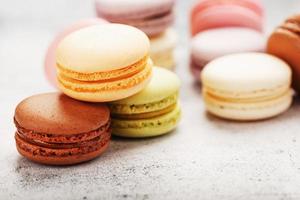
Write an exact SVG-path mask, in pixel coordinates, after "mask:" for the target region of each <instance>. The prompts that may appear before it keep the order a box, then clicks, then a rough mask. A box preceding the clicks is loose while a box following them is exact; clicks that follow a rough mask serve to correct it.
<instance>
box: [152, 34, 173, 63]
mask: <svg viewBox="0 0 300 200" xmlns="http://www.w3.org/2000/svg"><path fill="white" fill-rule="evenodd" d="M176 43H177V35H176V33H175V31H174V30H173V29H171V28H169V29H167V30H166V31H165V32H164V33H162V34H161V35H158V36H157V37H152V38H150V57H151V59H152V60H153V63H154V65H155V66H160V67H164V68H167V69H172V68H174V67H175V58H174V50H175V48H176Z"/></svg>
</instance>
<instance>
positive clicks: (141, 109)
mask: <svg viewBox="0 0 300 200" xmlns="http://www.w3.org/2000/svg"><path fill="white" fill-rule="evenodd" d="M177 99H178V92H176V93H175V94H173V95H171V96H169V97H167V98H164V99H162V100H160V101H156V102H152V103H147V104H132V105H126V104H117V103H111V104H109V108H110V110H111V113H112V115H116V116H118V115H128V113H131V114H141V113H151V112H155V111H157V110H163V109H166V108H168V107H170V106H172V105H175V104H176V102H177Z"/></svg>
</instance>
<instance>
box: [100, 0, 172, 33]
mask: <svg viewBox="0 0 300 200" xmlns="http://www.w3.org/2000/svg"><path fill="white" fill-rule="evenodd" d="M174 4H175V0H151V1H149V0H138V1H133V0H114V1H112V0H96V2H95V5H96V12H97V15H98V16H99V17H102V18H104V19H106V20H107V21H110V22H113V23H121V24H127V25H131V26H135V27H137V28H139V29H141V30H142V31H144V32H145V33H146V34H147V35H148V36H155V35H158V34H160V33H162V32H164V31H165V30H166V29H167V28H168V27H170V25H172V23H173V20H174V13H173V8H174Z"/></svg>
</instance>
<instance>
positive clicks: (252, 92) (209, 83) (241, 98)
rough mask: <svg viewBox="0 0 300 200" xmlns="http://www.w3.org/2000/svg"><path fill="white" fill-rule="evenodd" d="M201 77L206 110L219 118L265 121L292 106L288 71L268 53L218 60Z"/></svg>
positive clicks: (233, 56) (238, 55) (206, 68)
mask: <svg viewBox="0 0 300 200" xmlns="http://www.w3.org/2000/svg"><path fill="white" fill-rule="evenodd" d="M201 78H202V84H203V90H202V93H203V98H204V101H205V105H206V109H207V111H208V112H209V113H211V114H214V115H216V116H219V117H221V118H225V119H231V120H240V121H250V120H261V119H266V118H270V117H274V116H276V115H279V114H281V113H283V112H284V111H286V110H287V109H288V108H289V107H290V105H291V103H292V90H291V88H290V84H291V70H290V68H289V66H288V65H287V64H286V63H285V62H284V61H282V60H281V59H279V58H277V57H274V56H271V55H269V54H264V53H242V54H232V55H228V56H223V57H220V58H217V59H215V60H214V61H212V62H210V63H209V64H208V65H207V66H205V67H204V69H203V71H202V73H201Z"/></svg>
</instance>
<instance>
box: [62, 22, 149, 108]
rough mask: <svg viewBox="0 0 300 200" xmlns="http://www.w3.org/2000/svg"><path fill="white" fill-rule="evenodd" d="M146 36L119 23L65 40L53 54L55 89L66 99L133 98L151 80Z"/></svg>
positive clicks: (110, 99) (72, 35)
mask: <svg viewBox="0 0 300 200" xmlns="http://www.w3.org/2000/svg"><path fill="white" fill-rule="evenodd" d="M149 49H150V42H149V39H148V37H147V36H146V35H145V34H144V33H143V32H142V31H140V30H138V29H137V28H134V27H131V26H127V25H122V24H104V25H95V26H91V27H87V28H83V29H81V30H78V31H75V32H73V33H71V34H70V35H68V36H67V37H65V39H63V40H62V42H61V43H60V44H59V46H58V48H57V51H56V63H57V64H56V67H57V70H58V75H57V78H58V86H59V88H60V89H61V90H62V91H63V92H64V93H65V94H66V95H68V96H70V97H72V98H74V99H77V100H82V101H88V102H108V101H115V100H119V99H124V98H126V97H129V96H132V95H134V94H136V93H138V92H139V91H141V90H142V89H144V88H145V87H146V85H147V84H148V82H149V81H150V79H151V74H152V61H151V59H150V58H149Z"/></svg>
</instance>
